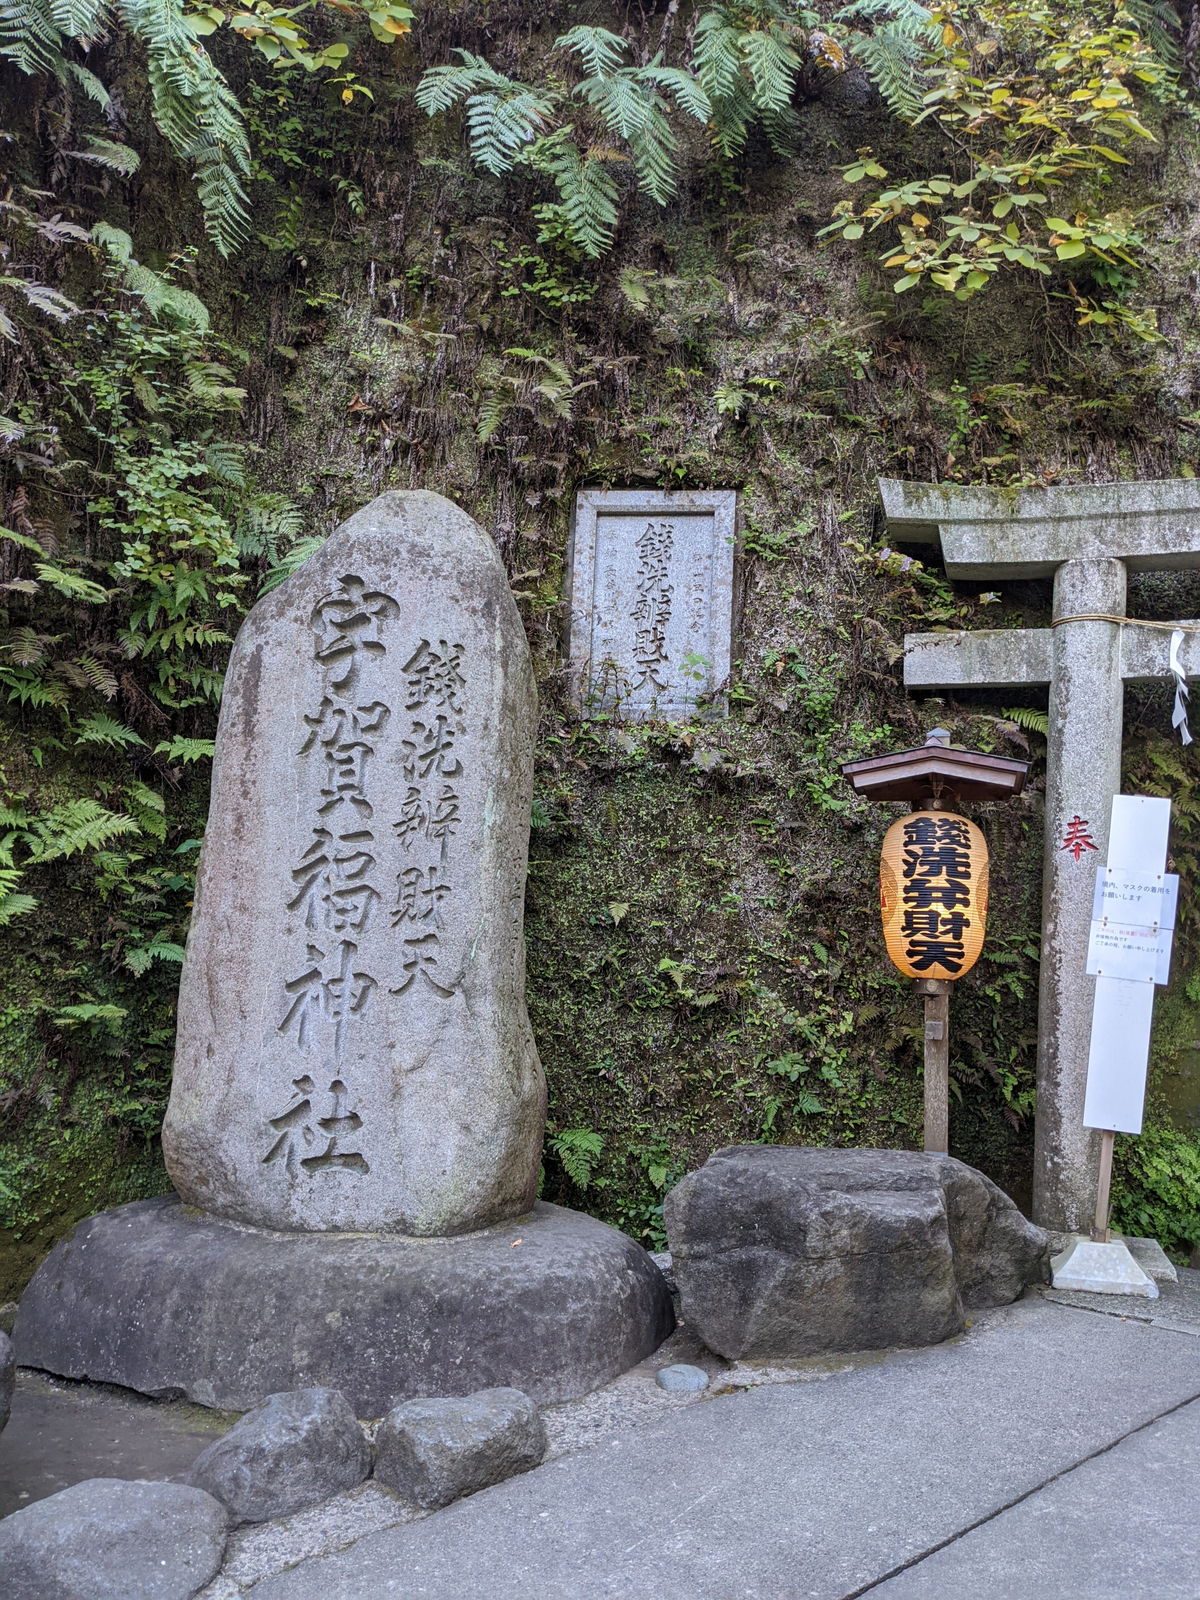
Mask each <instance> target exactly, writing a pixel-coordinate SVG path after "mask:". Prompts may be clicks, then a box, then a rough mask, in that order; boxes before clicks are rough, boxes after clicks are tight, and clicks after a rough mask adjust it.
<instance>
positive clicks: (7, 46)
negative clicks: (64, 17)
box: [0, 0, 66, 79]
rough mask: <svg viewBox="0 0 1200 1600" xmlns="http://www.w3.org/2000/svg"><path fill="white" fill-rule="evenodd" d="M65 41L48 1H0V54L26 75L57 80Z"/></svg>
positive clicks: (62, 72)
mask: <svg viewBox="0 0 1200 1600" xmlns="http://www.w3.org/2000/svg"><path fill="white" fill-rule="evenodd" d="M65 43H66V40H65V39H64V37H63V33H62V30H61V29H60V28H59V27H58V25H57V23H56V22H55V20H54V17H53V14H52V12H51V9H50V5H49V3H48V0H3V4H0V56H3V57H5V58H6V59H7V60H9V61H11V62H12V63H13V64H14V65H15V66H16V67H17V68H18V69H19V70H20V71H21V72H23V73H25V75H26V76H27V77H31V78H32V77H37V76H38V75H39V74H44V75H45V76H46V77H50V78H58V79H61V78H62V76H63V74H64V72H65V70H66V62H65V60H64V58H63V46H64V44H65Z"/></svg>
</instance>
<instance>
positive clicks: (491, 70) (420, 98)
mask: <svg viewBox="0 0 1200 1600" xmlns="http://www.w3.org/2000/svg"><path fill="white" fill-rule="evenodd" d="M454 54H455V55H456V56H458V58H459V64H458V65H457V66H456V65H455V64H454V63H453V62H447V63H446V64H445V65H443V66H440V67H430V68H429V69H428V71H427V72H425V73H424V74H423V75H422V78H421V81H420V83H419V84H418V85H417V92H416V96H415V99H416V102H417V105H418V107H419V108H420V109H421V110H422V111H423V112H424V113H425V115H426V116H427V117H436V116H437V115H438V114H439V113H440V112H442V111H449V110H450V107H451V106H456V105H457V104H458V102H459V101H460V100H465V99H466V98H467V96H468V95H472V94H477V93H478V92H479V90H480V89H492V90H494V91H495V92H496V93H497V94H512V93H515V92H516V90H518V89H519V88H521V87H522V86H521V85H520V84H518V83H516V82H514V80H513V79H512V78H506V77H505V76H504V74H503V73H502V72H497V71H496V69H495V67H493V66H492V65H491V63H490V62H488V61H485V60H484V58H483V57H482V56H476V55H472V54H471V52H470V51H469V50H456V51H455V52H454Z"/></svg>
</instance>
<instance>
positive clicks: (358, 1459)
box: [181, 1389, 371, 1522]
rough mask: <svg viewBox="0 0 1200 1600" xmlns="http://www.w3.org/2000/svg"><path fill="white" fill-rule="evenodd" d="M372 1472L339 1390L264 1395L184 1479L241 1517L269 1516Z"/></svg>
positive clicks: (306, 1504)
mask: <svg viewBox="0 0 1200 1600" xmlns="http://www.w3.org/2000/svg"><path fill="white" fill-rule="evenodd" d="M370 1470H371V1447H370V1445H368V1443H367V1441H366V1438H365V1437H364V1435H363V1431H362V1429H361V1428H360V1427H359V1425H358V1422H357V1420H356V1419H355V1416H354V1412H353V1411H352V1410H351V1409H350V1403H349V1401H348V1400H347V1399H346V1397H345V1395H344V1394H342V1393H340V1391H339V1390H337V1389H293V1390H291V1391H289V1392H288V1393H287V1394H272V1395H268V1396H267V1398H266V1399H265V1400H264V1401H263V1403H262V1405H260V1406H257V1407H256V1408H255V1409H254V1410H253V1411H248V1412H247V1413H246V1415H245V1416H244V1417H242V1419H241V1420H240V1421H239V1422H236V1423H234V1425H233V1427H232V1428H231V1429H230V1430H229V1432H228V1433H227V1434H226V1435H225V1436H224V1438H221V1439H218V1440H216V1442H215V1443H214V1444H210V1445H209V1447H208V1449H207V1450H202V1451H201V1452H200V1454H199V1455H198V1456H197V1457H196V1459H195V1461H194V1462H193V1463H192V1465H191V1467H190V1468H189V1469H188V1471H187V1472H186V1473H183V1474H181V1481H182V1482H184V1483H190V1484H194V1485H195V1486H196V1488H198V1489H205V1490H207V1491H208V1493H209V1494H211V1495H215V1496H216V1497H217V1499H218V1500H221V1501H223V1502H224V1503H225V1505H227V1506H228V1507H229V1509H230V1511H231V1512H232V1513H233V1515H234V1517H235V1518H236V1519H237V1521H238V1522H266V1521H267V1520H268V1519H269V1518H271V1517H288V1516H291V1514H292V1513H293V1512H294V1511H304V1510H305V1509H307V1507H309V1506H315V1505H320V1503H321V1501H322V1500H328V1499H330V1498H331V1497H332V1496H333V1495H335V1494H340V1493H341V1492H342V1491H343V1490H344V1489H353V1488H354V1486H355V1485H356V1484H359V1483H361V1482H362V1481H363V1479H364V1478H365V1477H366V1476H367V1474H368V1473H369V1472H370Z"/></svg>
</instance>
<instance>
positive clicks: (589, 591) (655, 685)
mask: <svg viewBox="0 0 1200 1600" xmlns="http://www.w3.org/2000/svg"><path fill="white" fill-rule="evenodd" d="M735 500H736V496H735V495H734V493H733V491H732V490H723V489H722V490H683V491H674V490H633V489H618V490H600V489H589V490H583V491H582V492H581V493H580V494H579V496H578V499H577V501H576V509H575V524H574V529H573V532H572V538H571V641H570V648H571V661H572V666H573V668H574V670H575V671H576V673H577V674H578V678H579V688H580V694H581V698H582V702H583V705H584V709H585V710H586V709H587V708H588V707H589V706H591V707H599V708H603V709H604V710H605V712H609V711H612V710H619V712H620V714H621V715H622V716H629V717H633V718H635V719H636V718H639V717H645V716H666V717H674V716H679V715H690V714H693V713H694V712H695V711H696V708H697V705H698V704H699V703H700V702H702V701H703V700H704V699H705V697H708V705H709V710H710V711H711V712H715V713H717V714H719V713H720V709H721V707H720V702H719V701H718V700H715V699H713V698H712V697H713V696H714V695H715V694H716V693H717V692H719V691H720V689H721V688H722V687H723V686H724V684H725V683H726V681H727V680H728V676H729V672H730V667H731V656H732V643H733V641H732V632H733V629H732V621H733V563H734V512H735Z"/></svg>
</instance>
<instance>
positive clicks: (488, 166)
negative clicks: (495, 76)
mask: <svg viewBox="0 0 1200 1600" xmlns="http://www.w3.org/2000/svg"><path fill="white" fill-rule="evenodd" d="M515 87H516V89H517V91H518V92H517V93H515V94H512V95H510V96H508V97H503V96H501V95H499V94H497V93H495V92H493V91H491V90H489V91H487V92H485V93H480V94H473V95H471V96H470V98H469V99H468V100H467V132H468V136H469V139H470V145H471V155H472V157H473V159H474V160H475V161H477V162H478V164H479V165H480V166H481V167H483V168H484V169H485V171H487V172H491V173H494V174H495V175H496V176H497V177H499V176H501V175H502V174H503V173H506V172H511V171H512V169H513V166H514V164H515V162H516V158H517V155H518V153H519V152H520V150H521V149H522V148H523V147H524V146H526V145H529V144H532V143H533V141H534V140H535V139H536V138H537V137H538V135H539V133H541V132H542V130H543V129H544V128H545V126H546V123H547V121H548V118H549V115H550V112H551V106H550V104H549V102H548V101H547V100H546V99H545V98H544V97H543V96H541V95H539V94H538V93H537V91H536V90H534V89H527V88H525V87H523V86H522V85H520V84H518V85H516V86H515Z"/></svg>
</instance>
